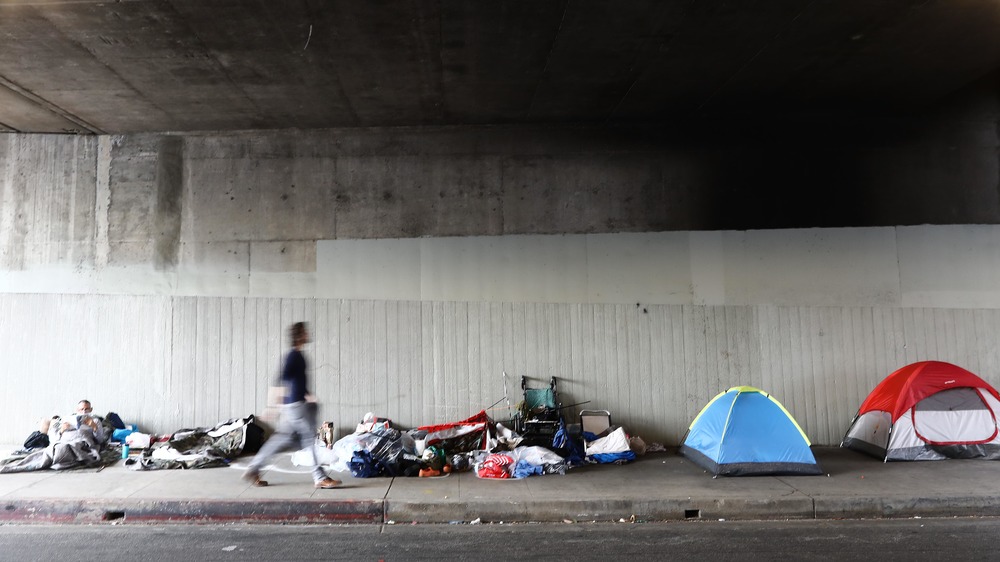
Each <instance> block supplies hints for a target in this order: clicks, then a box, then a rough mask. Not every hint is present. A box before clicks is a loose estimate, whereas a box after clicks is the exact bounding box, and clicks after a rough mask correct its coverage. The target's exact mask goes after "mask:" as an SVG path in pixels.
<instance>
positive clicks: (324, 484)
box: [316, 477, 342, 490]
mask: <svg viewBox="0 0 1000 562" xmlns="http://www.w3.org/2000/svg"><path fill="white" fill-rule="evenodd" d="M341 483H342V482H341V481H340V480H334V479H333V478H329V477H327V478H324V479H322V480H320V481H319V482H317V483H316V487H317V488H321V489H323V490H329V489H330V488H336V487H337V486H340V485H341Z"/></svg>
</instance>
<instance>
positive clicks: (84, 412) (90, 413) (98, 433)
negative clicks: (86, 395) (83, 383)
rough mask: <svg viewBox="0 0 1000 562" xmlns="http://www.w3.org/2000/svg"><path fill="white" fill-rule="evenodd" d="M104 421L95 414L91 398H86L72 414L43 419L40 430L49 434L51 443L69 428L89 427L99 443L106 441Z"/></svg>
mask: <svg viewBox="0 0 1000 562" xmlns="http://www.w3.org/2000/svg"><path fill="white" fill-rule="evenodd" d="M103 421H104V420H102V419H101V418H100V417H99V416H96V415H94V408H93V406H91V404H90V400H86V399H84V400H80V401H79V402H78V403H77V404H76V411H74V412H73V413H72V414H70V415H68V416H65V417H61V416H52V417H51V418H47V419H44V420H42V422H41V424H40V426H39V428H38V430H39V431H40V432H41V433H43V434H46V435H48V437H49V442H50V443H55V442H56V441H58V440H59V436H60V435H62V433H63V432H64V431H66V430H68V429H74V430H75V429H81V428H89V430H90V431H91V432H93V434H94V439H96V440H97V443H104V441H105V439H104V437H105V435H104V423H103Z"/></svg>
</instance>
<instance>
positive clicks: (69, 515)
mask: <svg viewBox="0 0 1000 562" xmlns="http://www.w3.org/2000/svg"><path fill="white" fill-rule="evenodd" d="M106 521H122V522H128V523H232V522H259V523H369V524H370V523H378V524H381V523H382V521H383V505H382V500H356V501H335V502H329V501H294V500H291V501H289V500H271V501H268V500H261V501H253V502H248V501H226V500H132V501H129V500H97V501H94V500H9V501H4V502H2V503H0V522H21V523H62V524H76V523H80V524H89V523H99V522H106Z"/></svg>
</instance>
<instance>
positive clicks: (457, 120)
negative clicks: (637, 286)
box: [0, 0, 1000, 133]
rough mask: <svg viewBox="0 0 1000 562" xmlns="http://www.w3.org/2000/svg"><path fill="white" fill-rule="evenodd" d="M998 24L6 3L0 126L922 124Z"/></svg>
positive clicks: (688, 7)
mask: <svg viewBox="0 0 1000 562" xmlns="http://www.w3.org/2000/svg"><path fill="white" fill-rule="evenodd" d="M998 29H1000V2H997V1H996V0H937V1H935V0H922V1H916V0H881V1H872V0H848V1H834V0H767V1H746V2H733V1H727V0H635V1H627V2H606V1H602V0H518V1H511V0H490V1H471V2H470V1H454V2H450V1H440V0H438V1H430V0H413V1H405V2H404V1H395V0H382V1H379V0H366V1H351V0H334V1H321V0H289V1H282V2H269V1H264V0H259V1H246V0H243V1H241V0H212V1H210V2H209V1H204V0H120V1H91V0H79V1H65V2H60V1H45V0H0V131H6V132H30V133H62V132H72V133H126V132H167V131H199V130H211V131H225V130H246V129H288V128H299V129H313V128H337V127H381V126H422V125H444V126H449V125H459V126H460V125H478V124H515V123H516V124H524V123H619V122H620V123H629V122H643V123H649V122H659V121H671V120H676V119H685V118H689V117H697V116H706V117H723V118H725V117H744V116H755V117H760V116H771V115H811V116H815V115H826V116H839V115H859V114H860V115H864V114H867V113H883V112H887V111H888V112H910V111H920V110H923V109H926V108H929V107H933V106H934V104H935V103H937V102H939V101H941V100H942V99H944V98H946V97H947V96H948V95H950V94H952V93H954V92H957V91H959V90H961V89H962V88H964V87H966V86H969V85H971V84H972V83H974V82H976V81H977V80H978V79H980V78H982V77H984V76H986V75H988V74H990V73H992V72H995V71H997V69H998V68H1000V33H998V32H997V30H998Z"/></svg>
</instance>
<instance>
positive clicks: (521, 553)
mask: <svg viewBox="0 0 1000 562" xmlns="http://www.w3.org/2000/svg"><path fill="white" fill-rule="evenodd" d="M998 532H1000V519H995V518H988V519H986V518H984V519H979V518H969V519H905V520H850V521H846V520H845V521H831V520H819V521H818V520H809V521H787V522H774V521H770V522H746V521H744V522H722V521H700V522H676V523H655V524H654V523H634V524H632V523H617V524H518V525H384V526H380V525H354V526H325V525H324V526H313V525H309V526H306V525H302V526H298V525H284V526H282V525H246V524H234V525H171V526H142V525H126V524H122V525H111V524H107V525H86V526H84V525H65V526H64V525H44V526H43V525H6V526H0V560H4V561H6V560H16V561H19V562H24V561H29V560H73V561H86V560H137V559H139V560H141V559H149V560H157V561H159V560H184V561H188V560H226V561H231V560H268V561H281V562H292V561H296V560H352V561H353V560H359V561H365V560H372V561H379V560H384V561H387V562H389V561H403V560H406V561H414V560H417V561H419V560H427V561H434V562H441V561H442V560H511V561H523V560H571V561H588V560H628V559H631V560H667V559H669V560H712V561H728V560H837V561H848V560H868V561H870V560H878V561H879V562H882V561H893V560H899V561H904V560H905V561H908V562H913V561H918V560H997V559H998V558H1000V554H998V552H997V546H996V536H997V535H998Z"/></svg>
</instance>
